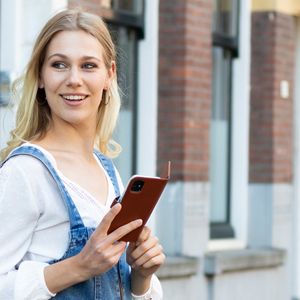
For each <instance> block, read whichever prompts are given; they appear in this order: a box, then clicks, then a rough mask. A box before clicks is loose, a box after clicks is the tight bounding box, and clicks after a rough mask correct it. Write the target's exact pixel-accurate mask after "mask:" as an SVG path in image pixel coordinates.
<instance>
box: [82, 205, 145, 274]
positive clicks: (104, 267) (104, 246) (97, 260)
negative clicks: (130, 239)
mask: <svg viewBox="0 0 300 300" xmlns="http://www.w3.org/2000/svg"><path fill="white" fill-rule="evenodd" d="M120 210H121V205H120V204H116V205H114V206H113V207H112V208H111V209H110V211H109V212H108V213H107V214H106V215H105V217H104V218H103V220H102V221H101V223H100V224H99V226H98V227H97V228H96V230H95V231H94V233H93V234H92V236H91V237H90V239H89V240H88V241H87V243H86V245H85V246H84V248H83V249H82V250H81V252H80V253H79V254H78V255H77V257H76V259H77V262H78V267H79V269H81V270H82V274H83V277H84V279H88V278H90V277H94V276H97V275H99V274H101V273H104V272H106V271H108V270H109V269H111V268H112V267H113V266H114V265H115V264H117V262H118V261H119V259H120V257H121V255H122V253H123V252H124V250H125V248H126V242H122V241H118V240H119V239H120V238H122V237H123V236H124V235H126V234H127V233H129V232H130V231H132V230H134V229H136V228H138V227H139V226H141V225H142V220H140V219H139V220H135V221H132V222H130V223H128V224H126V225H124V226H121V227H119V228H118V229H116V230H115V231H113V232H111V233H110V234H108V233H107V232H108V229H109V227H110V224H111V222H112V221H113V219H114V218H115V216H116V215H117V214H118V213H119V212H120Z"/></svg>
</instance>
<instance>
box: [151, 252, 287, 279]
mask: <svg viewBox="0 0 300 300" xmlns="http://www.w3.org/2000/svg"><path fill="white" fill-rule="evenodd" d="M285 257H286V251H285V250H283V249H276V248H264V249H248V248H246V249H238V250H219V251H211V252H207V253H206V254H205V255H204V266H203V267H204V269H203V272H204V274H205V275H206V276H216V275H220V274H223V273H228V272H239V271H245V270H257V269H263V268H276V267H278V266H281V265H283V264H284V262H285ZM199 264H200V259H199V258H197V257H189V256H168V257H167V258H166V262H165V263H164V265H162V266H161V267H160V268H159V270H158V271H157V273H156V275H157V276H158V277H159V278H160V279H175V278H183V277H189V276H193V275H196V274H197V273H198V272H199V270H200V267H199Z"/></svg>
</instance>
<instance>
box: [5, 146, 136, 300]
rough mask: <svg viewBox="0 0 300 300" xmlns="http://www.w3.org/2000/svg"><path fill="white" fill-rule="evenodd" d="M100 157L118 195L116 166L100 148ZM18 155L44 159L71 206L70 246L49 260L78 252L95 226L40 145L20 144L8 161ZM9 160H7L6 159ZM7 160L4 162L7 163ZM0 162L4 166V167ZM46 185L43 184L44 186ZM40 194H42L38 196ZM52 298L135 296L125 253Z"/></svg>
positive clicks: (91, 299) (77, 299) (126, 299)
mask: <svg viewBox="0 0 300 300" xmlns="http://www.w3.org/2000/svg"><path fill="white" fill-rule="evenodd" d="M94 153H95V154H96V156H97V157H98V159H99V160H100V162H101V164H102V166H103V167H104V168H105V170H106V172H107V174H108V175H109V177H110V179H111V181H112V183H113V186H114V189H115V193H116V195H119V194H120V193H119V187H118V182H117V178H116V174H115V170H114V166H113V164H112V162H111V160H109V159H108V158H106V157H105V156H104V155H103V154H101V153H99V152H98V151H95V152H94ZM16 155H30V156H33V157H35V158H37V159H38V160H40V161H41V162H42V163H43V164H44V166H45V167H46V168H47V169H48V171H49V172H50V174H51V175H52V177H53V178H54V180H55V181H56V183H57V186H58V188H59V190H60V193H61V196H62V199H63V201H64V203H65V205H66V208H67V209H68V213H69V219H70V231H69V246H68V249H67V251H66V252H65V254H64V255H63V257H62V258H60V259H58V260H55V261H51V262H49V263H50V264H52V263H55V262H58V261H61V260H63V259H66V258H68V257H71V256H74V255H76V254H78V253H79V252H80V251H81V249H82V248H83V247H84V245H85V244H86V242H87V240H88V239H89V237H90V236H91V234H92V233H93V231H94V230H95V228H88V227H85V226H84V224H83V221H82V219H81V217H80V215H79V212H78V210H77V209H76V206H75V204H74V202H73V201H72V199H71V197H70V195H69V193H68V191H67V189H66V187H65V186H64V184H63V182H62V180H61V179H60V177H59V176H58V174H57V172H56V171H55V169H54V168H53V166H52V165H51V163H50V161H49V160H48V159H47V157H46V156H45V155H44V154H43V153H42V152H41V151H40V150H39V149H37V148H36V147H33V146H27V145H26V146H20V147H18V148H16V149H15V150H13V151H12V152H11V154H10V155H9V156H8V158H7V159H6V160H8V159H9V158H11V157H13V156H16ZM6 160H5V161H6ZM5 161H4V162H3V163H2V164H4V163H5ZM2 164H1V165H0V167H1V166H2ZM37 180H38V178H37ZM41 188H42V187H41ZM37 196H38V195H37ZM52 299H66V300H81V299H82V300H100V299H101V300H117V299H118V300H119V299H120V300H122V299H123V300H129V299H132V297H131V293H130V270H129V266H128V264H127V263H126V258H125V253H123V255H122V256H121V258H120V260H119V263H118V264H117V265H116V266H114V267H113V268H111V269H110V270H109V271H107V272H106V273H103V274H102V275H100V276H97V277H94V278H91V279H89V280H87V281H84V282H81V283H78V284H76V285H73V286H72V287H69V288H67V289H65V290H63V291H61V292H59V293H57V295H56V296H55V297H53V298H52Z"/></svg>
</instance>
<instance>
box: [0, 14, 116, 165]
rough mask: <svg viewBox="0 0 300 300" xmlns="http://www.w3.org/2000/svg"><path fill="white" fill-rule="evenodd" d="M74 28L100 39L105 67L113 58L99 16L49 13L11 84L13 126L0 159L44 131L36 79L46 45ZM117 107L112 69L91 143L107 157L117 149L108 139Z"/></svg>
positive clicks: (47, 114) (46, 116)
mask: <svg viewBox="0 0 300 300" xmlns="http://www.w3.org/2000/svg"><path fill="white" fill-rule="evenodd" d="M77 30H84V31H85V32H87V33H89V34H91V35H92V36H94V37H95V38H96V39H97V40H98V41H99V42H100V44H101V45H102V47H103V49H104V51H103V59H104V63H105V66H106V68H107V70H108V69H109V68H110V67H111V63H112V61H116V50H115V46H114V43H113V41H112V38H111V35H110V33H109V31H108V29H107V26H106V25H105V23H104V22H103V20H102V19H101V18H100V17H99V16H96V15H94V14H91V13H87V12H83V11H81V10H70V9H67V10H63V11H61V12H59V13H58V14H56V15H55V16H53V17H52V18H51V19H50V20H49V21H48V22H47V23H46V25H45V26H44V28H43V29H42V31H41V32H40V34H39V36H38V37H37V40H36V42H35V45H34V47H33V51H32V55H31V58H30V60H29V62H28V65H27V68H26V70H25V73H24V75H23V76H21V77H20V78H18V79H17V80H16V81H15V82H14V84H13V94H14V95H15V96H16V97H17V99H19V104H18V109H17V114H16V127H15V129H14V130H12V131H11V132H10V140H9V141H8V142H7V147H6V148H4V149H3V150H2V151H1V152H0V159H1V160H4V159H5V158H6V157H7V156H8V154H9V153H10V152H11V151H12V150H13V149H14V148H16V147H18V146H19V145H21V144H22V143H24V142H26V141H30V140H33V139H40V138H42V137H43V136H44V135H45V133H46V131H47V129H48V128H49V124H50V121H51V111H50V108H49V106H48V104H47V101H46V97H45V91H44V89H40V88H39V86H38V83H39V77H40V73H41V68H42V66H43V63H44V59H45V55H46V51H47V47H48V45H49V43H50V42H51V40H52V39H53V37H54V36H55V35H56V34H57V33H58V32H61V31H77ZM119 110H120V94H119V88H118V84H117V75H116V72H115V75H114V78H113V79H112V82H111V84H110V87H109V88H108V89H107V90H105V91H103V96H102V101H101V103H100V106H99V109H98V119H97V128H96V138H95V147H96V148H98V149H99V150H100V151H101V152H102V153H103V154H105V155H107V156H109V157H115V156H117V155H118V154H119V153H120V151H121V147H120V145H119V144H117V143H116V142H115V141H113V140H112V134H113V130H114V128H115V126H116V123H117V119H118V114H119Z"/></svg>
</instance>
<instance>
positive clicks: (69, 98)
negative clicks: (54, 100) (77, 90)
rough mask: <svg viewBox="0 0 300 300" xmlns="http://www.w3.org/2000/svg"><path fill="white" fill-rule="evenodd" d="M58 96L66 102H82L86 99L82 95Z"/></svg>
mask: <svg viewBox="0 0 300 300" xmlns="http://www.w3.org/2000/svg"><path fill="white" fill-rule="evenodd" d="M60 96H61V97H62V98H63V99H64V100H67V101H82V100H84V99H85V98H86V97H87V95H83V94H61V95H60Z"/></svg>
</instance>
